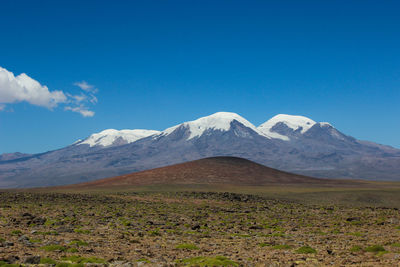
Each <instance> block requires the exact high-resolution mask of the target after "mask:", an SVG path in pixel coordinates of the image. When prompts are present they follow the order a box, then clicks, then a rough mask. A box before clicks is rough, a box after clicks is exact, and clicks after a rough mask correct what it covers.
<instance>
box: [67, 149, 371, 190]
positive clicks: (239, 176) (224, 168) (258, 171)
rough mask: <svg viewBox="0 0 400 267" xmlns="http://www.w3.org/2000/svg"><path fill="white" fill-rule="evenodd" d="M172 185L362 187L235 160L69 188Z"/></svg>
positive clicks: (216, 159)
mask: <svg viewBox="0 0 400 267" xmlns="http://www.w3.org/2000/svg"><path fill="white" fill-rule="evenodd" d="M156 184H163V185H166V184H168V185H174V184H203V185H204V184H208V185H212V184H220V185H229V184H231V185H240V186H246V185H252V186H260V185H273V184H279V185H283V184H311V185H334V186H338V185H346V186H361V185H363V184H364V182H362V181H355V180H339V179H318V178H312V177H308V176H303V175H298V174H293V173H289V172H284V171H280V170H277V169H273V168H269V167H267V166H264V165H261V164H258V163H255V162H253V161H250V160H247V159H244V158H237V157H212V158H205V159H200V160H195V161H190V162H185V163H181V164H175V165H171V166H166V167H161V168H156V169H151V170H147V171H141V172H134V173H131V174H125V175H121V176H118V177H112V178H106V179H100V180H96V181H93V182H88V183H81V184H76V185H71V186H68V187H69V188H73V189H76V188H89V189H93V188H94V187H106V188H110V187H112V186H143V185H156Z"/></svg>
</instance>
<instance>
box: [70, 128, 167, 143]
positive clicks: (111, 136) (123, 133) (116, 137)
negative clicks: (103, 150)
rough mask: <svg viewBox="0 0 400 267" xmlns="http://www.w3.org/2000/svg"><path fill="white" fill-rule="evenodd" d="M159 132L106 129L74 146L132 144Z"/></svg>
mask: <svg viewBox="0 0 400 267" xmlns="http://www.w3.org/2000/svg"><path fill="white" fill-rule="evenodd" d="M159 133H160V132H159V131H155V130H142V129H135V130H115V129H107V130H104V131H101V132H99V133H94V134H92V135H91V136H89V137H88V138H86V139H85V140H78V141H76V142H75V143H74V144H75V145H85V144H86V145H89V146H90V147H93V146H102V147H109V146H117V145H125V144H130V143H133V142H135V141H137V140H139V139H142V138H145V137H147V136H151V135H155V134H159Z"/></svg>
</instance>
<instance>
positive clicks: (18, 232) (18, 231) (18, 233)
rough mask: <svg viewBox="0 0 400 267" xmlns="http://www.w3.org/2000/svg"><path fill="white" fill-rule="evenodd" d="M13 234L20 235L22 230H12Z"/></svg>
mask: <svg viewBox="0 0 400 267" xmlns="http://www.w3.org/2000/svg"><path fill="white" fill-rule="evenodd" d="M11 234H12V235H20V234H22V231H21V230H14V231H12V232H11Z"/></svg>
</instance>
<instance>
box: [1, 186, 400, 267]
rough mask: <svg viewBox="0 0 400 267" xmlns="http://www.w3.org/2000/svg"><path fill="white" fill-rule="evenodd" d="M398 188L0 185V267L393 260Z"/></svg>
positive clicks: (399, 224) (398, 242) (399, 253)
mask: <svg viewBox="0 0 400 267" xmlns="http://www.w3.org/2000/svg"><path fill="white" fill-rule="evenodd" d="M399 208H400V185H398V184H397V183H369V184H368V186H367V185H365V186H363V187H362V188H354V187H345V186H342V187H332V186H325V187H319V186H315V187H312V186H311V187H310V186H309V185H307V186H304V185H288V186H279V185H274V186H269V187H268V186H264V187H259V186H255V187H251V186H248V187H243V186H242V187H238V186H226V185H224V186H222V185H221V186H217V185H213V186H209V185H204V186H203V185H182V186H179V185H174V186H171V185H169V186H162V185H159V186H143V187H133V188H127V187H124V188H119V187H115V188H107V189H106V188H101V189H96V190H88V189H84V188H82V189H80V190H79V191H77V190H72V189H57V190H56V189H52V190H49V189H37V190H19V191H16V190H13V191H3V192H0V265H1V266H20V265H31V264H43V265H48V266H49V265H55V266H60V267H61V266H83V265H86V266H106V265H108V266H328V265H329V266H332V265H333V266H399V262H400V211H399Z"/></svg>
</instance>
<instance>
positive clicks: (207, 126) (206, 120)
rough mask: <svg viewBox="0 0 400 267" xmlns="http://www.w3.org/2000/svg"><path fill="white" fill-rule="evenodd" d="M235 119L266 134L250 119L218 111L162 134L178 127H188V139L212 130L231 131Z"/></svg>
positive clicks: (174, 128) (259, 132) (258, 132)
mask: <svg viewBox="0 0 400 267" xmlns="http://www.w3.org/2000/svg"><path fill="white" fill-rule="evenodd" d="M234 121H236V122H238V123H240V124H242V125H243V126H245V127H247V128H250V129H251V130H253V131H254V132H256V133H257V134H259V135H264V134H263V133H262V132H261V131H259V130H258V129H257V128H256V127H255V126H254V125H253V124H251V123H250V122H249V121H248V120H246V119H245V118H243V117H242V116H239V115H238V114H236V113H233V112H217V113H214V114H212V115H210V116H206V117H202V118H199V119H197V120H194V121H188V122H184V123H181V124H178V125H175V126H173V127H170V128H168V129H166V130H164V131H163V132H162V133H161V134H162V135H169V134H171V133H172V132H174V131H175V130H176V129H178V128H187V129H188V131H189V132H190V134H189V136H188V138H187V140H190V139H193V138H196V137H197V138H198V137H200V136H202V135H203V134H207V133H209V132H212V131H221V132H226V131H229V130H230V129H231V127H232V122H234Z"/></svg>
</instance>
